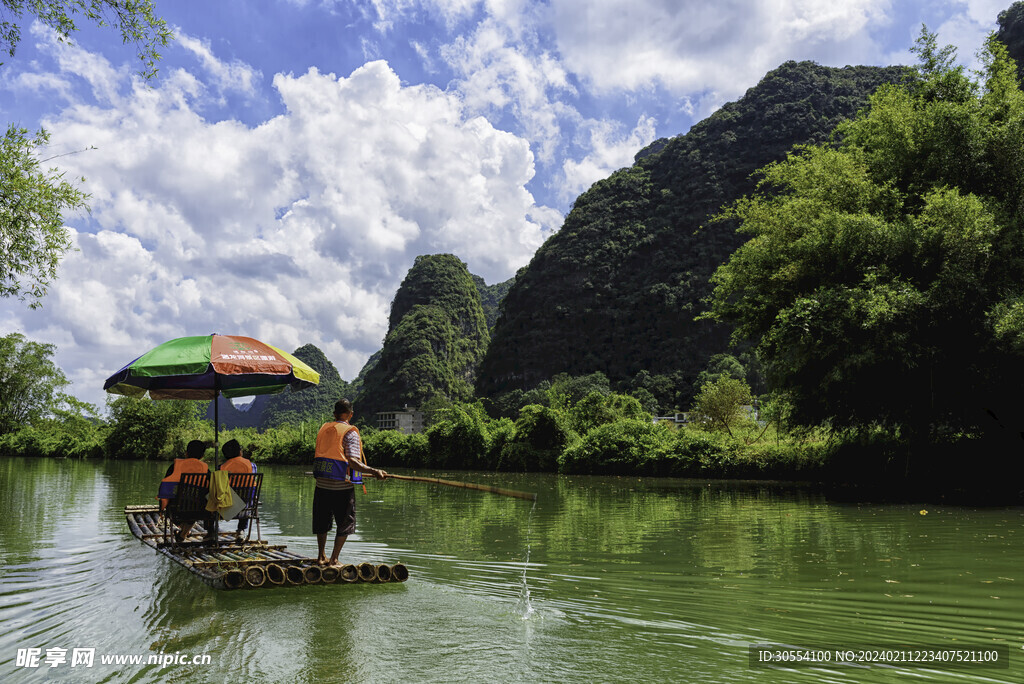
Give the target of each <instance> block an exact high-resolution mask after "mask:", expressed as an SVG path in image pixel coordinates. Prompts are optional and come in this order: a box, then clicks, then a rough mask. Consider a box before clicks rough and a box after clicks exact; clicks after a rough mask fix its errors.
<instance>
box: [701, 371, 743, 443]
mask: <svg viewBox="0 0 1024 684" xmlns="http://www.w3.org/2000/svg"><path fill="white" fill-rule="evenodd" d="M751 402H752V398H751V396H750V387H749V386H748V385H747V383H745V382H743V381H742V380H737V379H736V378H732V377H729V376H727V375H722V376H720V377H719V378H718V379H717V380H713V381H711V382H706V383H704V385H702V386H701V388H700V392H699V393H698V394H697V398H696V399H695V400H694V403H693V413H694V417H695V418H696V419H697V420H706V421H708V422H709V423H710V424H711V425H712V426H713V427H719V428H722V429H724V430H725V431H726V432H728V433H729V436H730V437H731V436H732V425H733V423H735V422H736V421H737V420H739V419H740V418H741V417H742V407H743V406H746V405H749V404H750V403H751Z"/></svg>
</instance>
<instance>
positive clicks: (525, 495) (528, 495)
mask: <svg viewBox="0 0 1024 684" xmlns="http://www.w3.org/2000/svg"><path fill="white" fill-rule="evenodd" d="M392 478H394V479H395V480H408V481H409V482H428V483H432V484H439V485H445V486H446V487H462V488H463V489H476V490H478V491H481V492H490V493H492V494H501V495H502V496H514V497H516V498H517V499H528V500H529V501H536V500H537V495H536V494H535V493H533V492H520V491H517V490H515V489H505V488H503V487H492V486H490V485H482V484H476V483H475V482H456V481H455V480H441V479H439V478H436V477H418V476H416V475H393V474H392V473H388V479H389V480H390V479H392Z"/></svg>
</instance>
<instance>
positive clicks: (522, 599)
mask: <svg viewBox="0 0 1024 684" xmlns="http://www.w3.org/2000/svg"><path fill="white" fill-rule="evenodd" d="M536 508H537V500H536V499H534V500H533V506H532V507H531V508H530V515H529V517H528V518H527V520H526V560H524V561H523V576H522V577H521V578H520V587H519V606H518V607H519V616H520V617H521V618H522V619H523V620H529V619H530V616H531V615H533V613H534V612H535V611H534V608H533V604H532V603H531V602H530V585H529V584H528V583H527V581H526V571H527V570H529V568H530V532H531V530H532V528H533V511H534V510H536Z"/></svg>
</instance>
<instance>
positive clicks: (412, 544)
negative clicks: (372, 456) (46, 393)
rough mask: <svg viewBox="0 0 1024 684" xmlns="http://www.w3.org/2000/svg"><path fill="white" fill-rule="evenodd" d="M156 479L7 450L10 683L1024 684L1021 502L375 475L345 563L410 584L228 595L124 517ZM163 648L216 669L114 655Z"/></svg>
mask: <svg viewBox="0 0 1024 684" xmlns="http://www.w3.org/2000/svg"><path fill="white" fill-rule="evenodd" d="M165 467H166V465H165V464H159V463H144V462H129V463H124V462H75V461H46V460H38V459H7V460H0V682H20V681H28V682H33V681H88V682H163V681H170V682H225V681H232V682H233V681H239V682H241V681H255V682H264V681H266V682H285V681H287V682H331V681H352V682H442V681H444V682H448V681H472V682H515V681H519V682H606V681H631V682H747V681H749V682H890V681H926V682H958V681H962V682H1024V508H1019V507H1016V508H1006V507H998V508H965V507H953V506H938V505H931V504H928V503H925V502H918V503H912V504H868V503H859V504H854V503H841V502H836V501H832V500H830V499H829V498H827V497H826V496H824V495H823V494H821V493H819V492H817V491H815V490H812V489H801V488H796V487H781V486H771V485H766V484H750V483H735V482H710V483H709V482H701V481H694V480H662V479H634V478H596V477H593V478H592V477H560V476H554V475H514V474H494V473H458V472H447V473H442V472H438V473H429V474H431V475H435V476H438V477H447V478H449V479H461V480H470V481H474V482H480V483H485V484H492V485H497V486H502V487H507V488H512V489H520V490H527V491H535V492H537V494H538V499H537V502H536V504H535V505H534V504H533V503H532V502H530V501H524V500H521V499H514V498H508V497H503V496H497V495H494V494H487V493H481V492H476V491H470V490H464V489H452V488H446V487H439V486H436V485H426V484H419V483H411V482H400V481H394V480H392V481H389V482H384V483H380V482H376V481H371V482H369V483H368V485H367V487H368V490H369V493H368V495H366V496H364V495H362V493H361V492H360V493H359V495H358V497H357V506H358V519H359V524H358V531H357V534H356V535H354V536H353V537H352V538H350V540H349V543H348V544H347V545H346V547H345V550H344V552H343V560H345V561H347V562H361V561H371V562H378V563H380V562H394V561H399V560H400V561H402V562H403V563H405V564H406V565H407V566H408V567H409V570H410V578H409V580H408V582H406V583H404V584H383V585H373V584H356V585H328V586H323V585H321V586H306V587H291V588H278V589H272V590H262V589H260V590H247V591H233V592H224V591H216V590H214V589H211V588H209V587H208V586H206V585H205V584H203V583H202V582H201V581H199V580H198V579H197V578H196V577H194V576H193V575H191V574H190V573H189V572H188V571H186V570H184V569H183V568H181V567H180V566H178V565H176V564H174V563H173V562H171V561H170V560H168V559H166V558H164V557H162V556H160V555H158V554H157V553H155V552H154V551H153V550H152V549H151V548H149V547H146V546H144V545H142V544H141V543H139V541H138V540H137V539H135V538H134V537H133V536H131V534H130V532H129V530H128V527H127V525H126V524H125V518H124V515H123V508H124V506H125V505H126V504H138V503H152V502H153V495H154V494H155V489H156V483H157V481H158V480H159V479H160V477H162V472H163V470H164V468H165ZM261 470H262V472H264V473H265V484H264V496H263V502H264V505H263V508H262V514H261V515H262V517H263V533H264V536H265V537H267V538H269V539H270V541H271V542H272V543H275V544H286V545H287V546H288V547H289V549H291V550H295V551H298V552H301V553H305V554H308V555H315V554H316V542H315V538H314V537H313V536H312V535H311V534H310V529H309V527H310V521H309V517H310V507H311V504H312V487H313V485H312V482H311V480H310V479H309V478H308V477H307V476H306V475H305V474H304V471H305V470H306V468H303V467H300V466H265V467H263V468H262V469H261ZM418 474H427V473H422V472H421V473H418ZM759 644H773V645H776V646H778V645H787V646H790V647H797V648H800V649H808V650H814V651H829V652H834V651H835V650H837V649H841V650H846V649H857V650H860V649H917V650H927V651H933V650H935V649H955V648H958V647H965V646H985V647H998V648H999V649H1001V651H1000V652H999V657H1000V662H1001V664H1002V667H990V666H986V667H982V666H978V665H974V666H968V667H961V668H953V667H951V666H949V665H934V664H933V665H931V666H922V665H906V664H903V665H898V666H892V665H878V664H874V665H864V664H861V665H834V664H833V665H830V666H828V667H819V668H810V667H799V668H787V669H780V668H771V667H765V666H759V665H756V664H752V663H751V659H750V656H749V653H750V651H749V649H750V647H751V646H752V645H759ZM30 648H35V649H39V653H40V655H39V661H38V665H37V666H36V667H31V666H29V665H27V664H26V663H27V661H26V660H25V658H24V656H25V654H26V653H27V651H26V649H30ZM55 649H64V650H65V651H66V659H67V662H64V663H59V662H58V663H57V664H56V665H54V666H52V667H51V666H50V665H49V664H48V663H47V661H46V658H47V655H48V653H52V654H53V655H54V656H57V655H59V651H57V650H55ZM73 649H95V650H94V661H93V664H92V666H91V667H90V666H87V665H86V664H84V663H80V664H77V665H75V666H72V665H71V659H72V651H73ZM19 651H21V654H22V656H23V657H22V658H21V659H20V661H19ZM153 654H157V655H161V654H162V655H164V656H166V655H168V654H170V655H173V656H176V657H177V658H178V660H179V662H181V661H182V660H183V659H184V658H186V657H187V658H192V657H193V656H207V658H206V660H208V661H209V662H208V664H195V665H193V664H190V663H189V664H171V665H168V666H166V667H160V666H159V665H156V664H120V665H118V664H109V663H102V662H101V657H102V656H111V655H141V656H144V657H148V656H149V655H153ZM56 660H59V658H56ZM1007 665H1009V667H1006V666H1007Z"/></svg>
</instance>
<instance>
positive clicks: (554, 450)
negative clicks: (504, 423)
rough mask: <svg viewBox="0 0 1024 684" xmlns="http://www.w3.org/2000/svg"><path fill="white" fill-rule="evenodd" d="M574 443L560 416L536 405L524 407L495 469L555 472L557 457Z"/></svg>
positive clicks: (576, 438)
mask: <svg viewBox="0 0 1024 684" xmlns="http://www.w3.org/2000/svg"><path fill="white" fill-rule="evenodd" d="M578 439H579V437H578V435H577V434H576V433H575V432H574V431H573V430H572V428H571V427H570V426H569V421H568V420H567V418H566V416H565V414H564V413H563V412H561V411H557V410H555V409H553V408H550V407H548V406H540V405H538V404H531V405H529V406H524V407H523V408H522V410H521V411H520V412H519V419H518V420H516V422H515V431H514V432H513V434H512V437H511V439H510V440H509V441H508V442H507V443H506V444H505V445H504V446H503V447H502V450H501V455H500V457H499V459H498V462H497V466H498V468H499V469H500V470H523V471H539V472H555V471H556V470H557V469H558V457H559V455H560V454H561V453H562V452H563V451H565V449H566V448H567V447H568V446H569V445H570V444H572V443H574V442H575V441H576V440H578Z"/></svg>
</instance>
